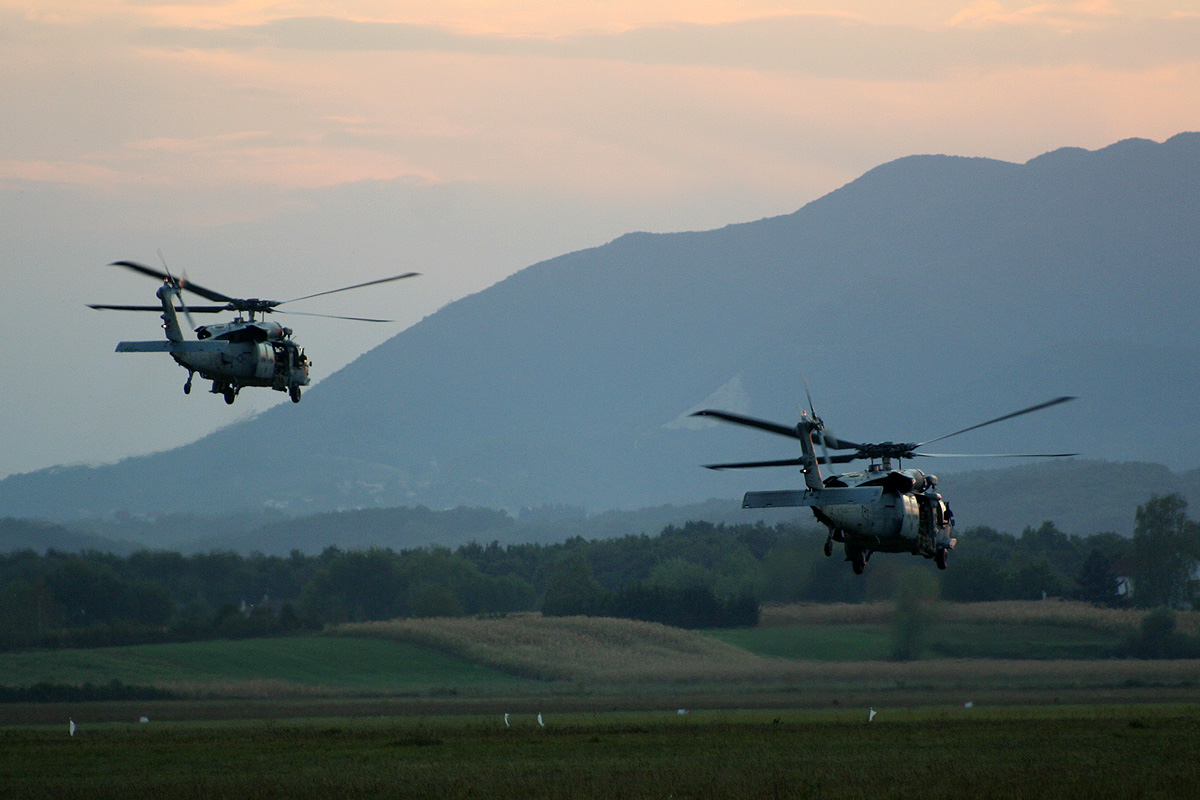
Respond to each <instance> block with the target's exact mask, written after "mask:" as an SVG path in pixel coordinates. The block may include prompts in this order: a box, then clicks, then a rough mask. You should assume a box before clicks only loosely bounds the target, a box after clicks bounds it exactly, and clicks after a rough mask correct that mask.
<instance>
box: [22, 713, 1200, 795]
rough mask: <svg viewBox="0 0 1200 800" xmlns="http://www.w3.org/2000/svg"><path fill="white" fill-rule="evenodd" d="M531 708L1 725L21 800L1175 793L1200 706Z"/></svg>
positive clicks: (1183, 782) (1196, 780) (1187, 787)
mask: <svg viewBox="0 0 1200 800" xmlns="http://www.w3.org/2000/svg"><path fill="white" fill-rule="evenodd" d="M545 722H546V724H545V727H539V725H538V724H537V721H536V719H535V718H534V717H533V716H532V715H522V716H519V717H518V716H514V717H513V718H512V719H511V724H512V727H506V726H505V723H504V720H503V718H502V717H500V716H499V715H491V716H488V717H461V716H460V717H453V718H447V717H432V718H424V719H416V720H414V719H407V720H405V719H381V718H375V719H360V720H345V719H330V720H321V721H313V722H307V723H306V722H290V723H254V724H245V723H242V724H228V723H226V724H161V725H160V724H148V725H137V724H122V725H108V726H82V727H81V728H80V729H79V731H78V733H77V735H76V736H75V737H73V738H72V737H69V736H68V735H67V731H66V730H65V727H64V726H62V725H56V726H54V728H53V729H51V728H46V727H34V728H8V729H4V730H0V794H4V795H7V796H13V797H22V798H33V799H35V800H36V799H39V798H77V797H88V798H122V800H129V799H130V798H134V799H135V800H136V799H137V798H151V797H153V798H161V797H171V798H172V799H173V800H187V799H188V798H209V797H239V798H240V797H252V798H290V797H350V798H375V797H379V798H383V797H387V798H396V797H421V798H443V797H515V796H520V797H524V798H551V797H552V798H586V797H604V798H626V797H628V798H641V797H675V798H688V797H695V798H701V797H703V798H733V797H737V798H746V797H781V798H785V797H786V798H790V797H797V798H818V797H848V798H859V797H861V798H871V800H875V799H876V798H887V797H917V796H919V797H922V798H960V797H972V798H1026V797H1029V798H1034V797H1037V798H1041V797H1070V798H1097V800H1100V798H1103V800H1109V798H1112V797H1122V798H1173V797H1192V796H1194V789H1195V787H1197V786H1200V761H1198V760H1197V759H1196V758H1195V757H1194V754H1195V753H1196V752H1197V751H1198V750H1200V707H1197V706H1177V705H1156V706H1133V707H1131V706H1109V707H1104V708H1092V707H1085V706H1079V707H1064V706H1058V707H1039V708H1022V707H1009V708H1006V709H989V710H983V709H962V708H945V707H942V708H923V709H891V708H881V709H878V716H877V718H876V719H875V721H874V722H871V723H868V722H867V719H866V716H865V709H856V710H854V711H853V712H851V711H838V712H833V711H824V712H815V711H808V712H800V711H777V712H776V711H761V712H704V713H692V714H689V715H686V716H682V715H677V714H675V713H669V712H668V713H659V714H645V713H643V714H576V715H562V716H553V715H548V716H547V718H546V720H545Z"/></svg>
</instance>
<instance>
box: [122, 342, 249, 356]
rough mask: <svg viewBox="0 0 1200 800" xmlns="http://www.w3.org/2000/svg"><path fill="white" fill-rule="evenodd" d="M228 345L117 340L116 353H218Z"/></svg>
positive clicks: (218, 343)
mask: <svg viewBox="0 0 1200 800" xmlns="http://www.w3.org/2000/svg"><path fill="white" fill-rule="evenodd" d="M228 346H229V343H228V342H217V341H206V342H171V341H168V340H166V339H155V340H154V341H153V342H117V352H118V353H220V352H222V351H224V350H225V348H226V347H228Z"/></svg>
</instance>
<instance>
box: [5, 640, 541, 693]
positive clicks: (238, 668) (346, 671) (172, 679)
mask: <svg viewBox="0 0 1200 800" xmlns="http://www.w3.org/2000/svg"><path fill="white" fill-rule="evenodd" d="M113 679H117V680H120V681H121V682H123V683H127V684H137V685H153V686H157V687H162V688H166V689H170V690H175V691H179V692H181V693H184V694H201V695H202V694H206V693H208V694H211V693H219V694H224V695H228V694H230V693H233V694H251V695H253V694H271V695H281V694H304V693H306V692H307V693H312V692H313V691H315V690H320V691H323V692H328V691H331V690H332V691H343V692H344V691H369V692H393V693H394V692H420V691H431V690H438V689H447V688H455V689H474V690H477V691H484V690H488V689H506V690H508V691H512V690H514V689H517V688H519V687H522V686H525V685H528V684H530V683H531V681H528V680H523V679H521V678H517V677H514V676H512V675H510V674H508V673H504V672H500V671H498V670H496V669H493V668H491V667H488V666H486V665H483V664H478V663H474V662H471V661H467V660H466V659H463V658H460V657H458V656H455V655H452V654H449V653H446V652H442V651H439V650H435V649H431V648H429V647H423V646H420V645H415V644H410V643H407V642H401V641H396V640H391V639H367V638H360V639H349V638H341V637H329V636H294V637H281V638H272V639H244V640H237V641H227V640H221V641H207V642H189V643H185V644H155V645H134V646H130V647H105V648H96V649H71V650H42V651H35V652H27V653H0V683H3V684H4V685H8V686H28V685H31V684H34V683H38V682H40V681H45V682H48V683H63V684H82V683H85V682H91V683H94V684H102V683H106V682H108V681H110V680H113Z"/></svg>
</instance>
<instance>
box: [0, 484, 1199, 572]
mask: <svg viewBox="0 0 1200 800" xmlns="http://www.w3.org/2000/svg"><path fill="white" fill-rule="evenodd" d="M940 488H941V490H942V491H943V493H944V494H945V496H946V498H947V499H948V500H949V501H950V502H951V505H952V506H953V508H954V510H955V514H956V517H957V519H958V521H959V526H960V533H963V532H967V531H969V530H970V529H971V528H974V527H978V526H987V527H991V528H995V529H997V530H1000V531H1002V532H1005V533H1011V534H1013V535H1017V536H1019V535H1020V534H1021V533H1022V532H1023V531H1024V530H1025V529H1026V528H1036V527H1038V526H1039V525H1041V523H1042V522H1045V521H1050V522H1053V523H1054V524H1055V526H1056V527H1058V529H1059V530H1061V531H1063V532H1065V533H1068V534H1074V535H1079V536H1090V535H1092V534H1096V533H1103V532H1114V533H1119V534H1121V535H1123V536H1129V535H1132V533H1133V528H1134V514H1135V511H1136V508H1137V506H1139V505H1142V504H1143V503H1145V502H1146V501H1147V500H1149V499H1150V498H1151V497H1152V496H1154V495H1163V494H1172V493H1174V494H1179V495H1181V496H1182V497H1184V498H1185V499H1186V500H1187V501H1188V502H1189V504H1190V508H1189V514H1190V516H1191V517H1193V518H1198V517H1200V470H1192V471H1190V472H1186V473H1182V474H1178V473H1174V472H1171V471H1170V470H1169V469H1167V468H1166V467H1164V466H1162V465H1161V464H1144V463H1133V462H1127V463H1110V462H1103V461H1083V460H1069V461H1056V462H1048V463H1045V464H1039V465H1034V466H1029V465H1025V466H1020V467H1012V468H1009V469H997V470H979V471H973V472H961V473H955V474H953V475H950V476H948V477H946V478H944V479H943V480H942V481H941V484H940ZM692 520H702V521H706V522H712V523H725V524H753V523H756V522H759V521H762V522H763V523H765V524H767V525H774V524H776V523H779V522H796V521H798V522H800V523H801V524H803V525H811V526H813V527H819V526H818V525H817V523H816V522H815V520H813V518H812V515H811V514H810V513H809V512H808V511H807V510H805V509H762V510H750V511H747V510H743V509H742V508H741V505H740V502H739V499H736V498H728V499H714V500H709V501H706V502H704V503H696V504H691V505H678V506H676V505H662V506H653V507H649V508H643V509H637V510H632V511H604V512H600V513H592V514H588V513H586V512H585V511H584V510H583V509H582V508H580V507H571V506H549V507H542V508H537V509H529V508H524V509H521V510H520V511H518V512H516V513H515V514H509V513H507V512H504V511H500V510H495V509H486V508H465V507H460V508H454V509H449V510H445V511H434V510H431V509H428V508H425V507H422V506H418V507H415V508H413V507H398V508H372V509H357V510H348V511H333V512H319V513H317V514H312V515H305V516H300V517H296V518H289V517H285V516H283V515H280V514H278V513H276V514H271V515H264V516H260V517H255V516H246V517H238V516H224V517H221V516H214V517H203V516H197V515H179V514H164V515H160V516H156V517H128V516H123V517H119V518H113V517H109V518H105V519H89V520H77V521H72V522H69V523H64V524H57V523H50V522H44V521H40V520H27V519H11V518H9V519H0V552H11V551H16V550H26V549H31V550H36V551H38V552H44V551H45V550H46V549H47V548H51V547H53V548H55V549H58V550H65V551H79V550H98V551H102V552H112V553H118V554H127V553H130V552H133V551H134V550H136V549H139V548H148V549H154V550H179V551H182V552H188V553H191V552H209V551H213V550H217V551H235V552H240V553H243V554H249V553H253V552H260V553H265V554H267V555H281V556H284V555H288V554H289V553H291V552H292V551H293V550H299V551H301V552H303V553H308V554H316V553H320V552H321V551H322V550H324V549H325V548H327V547H338V548H341V549H342V550H353V549H367V548H371V547H386V548H390V549H392V550H396V551H399V550H405V549H412V548H418V547H428V546H430V545H438V546H442V547H449V548H455V547H458V546H459V545H463V544H467V543H470V542H478V543H479V544H484V545H487V544H489V543H491V542H498V543H499V544H500V545H501V546H507V545H510V544H523V543H541V544H550V543H555V542H562V541H565V540H567V539H569V538H572V537H581V538H584V539H589V540H594V539H608V538H614V537H620V536H629V535H642V534H645V535H648V536H655V535H657V534H659V533H661V532H662V530H663V529H664V528H665V527H667V526H668V525H675V526H682V525H683V524H684V523H686V522H688V521H692ZM822 530H823V529H822ZM964 544H966V545H968V546H969V537H968V538H967V540H965V542H964Z"/></svg>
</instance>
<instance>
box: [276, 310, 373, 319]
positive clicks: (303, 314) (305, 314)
mask: <svg viewBox="0 0 1200 800" xmlns="http://www.w3.org/2000/svg"><path fill="white" fill-rule="evenodd" d="M272 312H273V313H275V314H293V315H295V316H300V317H326V318H328V319H349V320H354V321H355V322H395V321H396V320H394V319H372V318H371V317H340V316H338V315H337V314H313V313H311V312H308V311H284V310H282V309H278V308H276V309H272Z"/></svg>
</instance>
